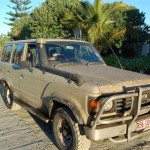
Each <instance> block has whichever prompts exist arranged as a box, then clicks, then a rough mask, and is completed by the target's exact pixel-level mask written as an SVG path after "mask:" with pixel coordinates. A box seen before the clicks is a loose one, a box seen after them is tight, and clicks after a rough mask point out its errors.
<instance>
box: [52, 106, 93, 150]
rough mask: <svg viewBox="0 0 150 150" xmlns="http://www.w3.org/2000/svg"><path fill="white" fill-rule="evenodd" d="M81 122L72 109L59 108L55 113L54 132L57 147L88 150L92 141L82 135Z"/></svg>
mask: <svg viewBox="0 0 150 150" xmlns="http://www.w3.org/2000/svg"><path fill="white" fill-rule="evenodd" d="M81 130H83V129H80V127H79V124H78V123H77V122H76V121H75V118H74V116H73V114H72V113H71V111H70V110H69V109H67V108H59V109H57V110H56V112H55V114H54V120H53V132H54V137H55V141H56V144H57V147H58V148H59V149H60V150H88V149H89V147H90V143H91V141H90V140H88V139H87V138H86V136H85V135H81V132H83V131H81Z"/></svg>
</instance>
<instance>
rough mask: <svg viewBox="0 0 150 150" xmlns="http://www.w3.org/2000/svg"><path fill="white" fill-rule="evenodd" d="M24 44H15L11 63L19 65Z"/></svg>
mask: <svg viewBox="0 0 150 150" xmlns="http://www.w3.org/2000/svg"><path fill="white" fill-rule="evenodd" d="M24 46H25V45H24V44H17V45H15V48H14V55H13V63H15V64H19V63H20V61H22V60H23V57H22V56H23V50H24Z"/></svg>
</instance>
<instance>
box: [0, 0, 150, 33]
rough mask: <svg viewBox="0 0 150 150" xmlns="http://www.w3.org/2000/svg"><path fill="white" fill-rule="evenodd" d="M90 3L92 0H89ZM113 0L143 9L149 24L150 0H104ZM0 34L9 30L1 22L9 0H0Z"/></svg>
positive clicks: (34, 3)
mask: <svg viewBox="0 0 150 150" xmlns="http://www.w3.org/2000/svg"><path fill="white" fill-rule="evenodd" d="M44 1H45V0H31V2H32V3H31V6H32V9H33V8H35V7H38V6H39V5H40V4H41V3H42V2H44ZM89 1H90V2H91V3H93V2H94V0H89ZM114 1H123V2H125V3H126V4H128V5H132V6H135V7H137V8H139V9H140V11H143V12H145V13H146V15H145V16H146V20H145V22H146V23H147V24H149V25H150V0H104V2H110V3H111V2H114ZM0 2H1V3H0V34H2V33H3V34H7V32H8V31H10V26H8V25H6V24H4V23H3V22H7V20H6V19H5V17H8V16H7V15H6V12H8V11H10V8H9V7H8V6H7V5H11V3H10V0H0Z"/></svg>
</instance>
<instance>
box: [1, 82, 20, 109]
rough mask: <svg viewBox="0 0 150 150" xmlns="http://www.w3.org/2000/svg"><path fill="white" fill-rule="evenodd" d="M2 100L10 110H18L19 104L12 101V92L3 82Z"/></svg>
mask: <svg viewBox="0 0 150 150" xmlns="http://www.w3.org/2000/svg"><path fill="white" fill-rule="evenodd" d="M3 90H4V101H5V104H6V106H7V107H8V108H9V109H11V110H20V108H21V106H19V105H18V104H16V103H15V102H14V93H13V91H12V90H11V89H10V88H9V87H8V85H7V84H3Z"/></svg>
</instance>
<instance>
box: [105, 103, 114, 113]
mask: <svg viewBox="0 0 150 150" xmlns="http://www.w3.org/2000/svg"><path fill="white" fill-rule="evenodd" d="M112 108H113V102H112V101H110V102H109V103H108V104H107V105H106V106H105V108H104V111H110V110H111V109H112Z"/></svg>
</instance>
